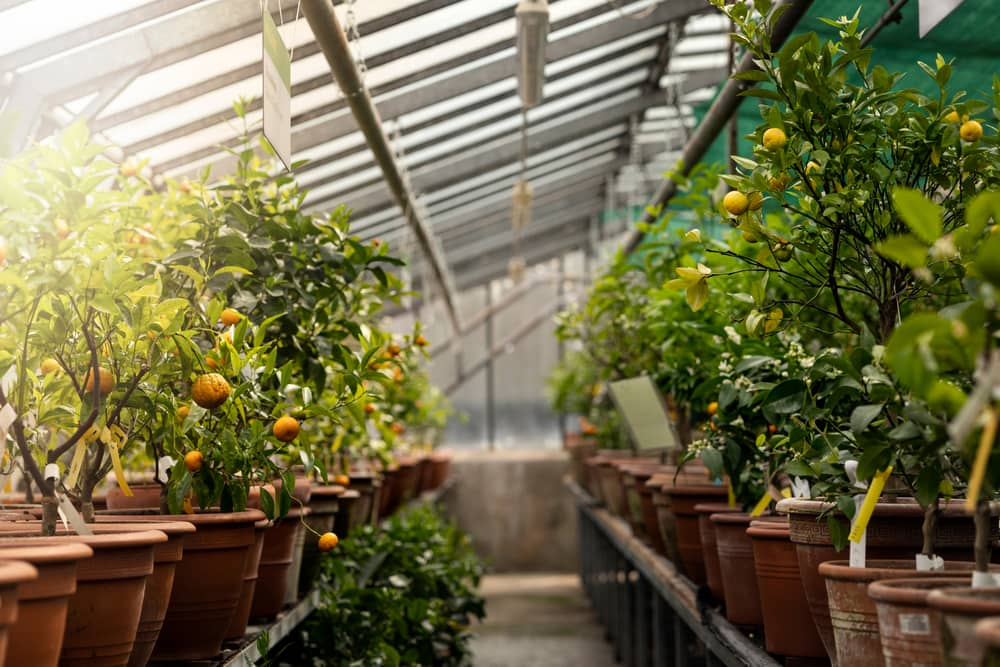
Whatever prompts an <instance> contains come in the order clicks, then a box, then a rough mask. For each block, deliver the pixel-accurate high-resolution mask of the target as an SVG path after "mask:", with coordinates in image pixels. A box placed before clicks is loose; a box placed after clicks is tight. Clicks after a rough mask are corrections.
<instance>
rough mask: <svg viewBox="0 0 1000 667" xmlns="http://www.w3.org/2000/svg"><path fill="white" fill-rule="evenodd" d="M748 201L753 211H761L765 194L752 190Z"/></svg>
mask: <svg viewBox="0 0 1000 667" xmlns="http://www.w3.org/2000/svg"><path fill="white" fill-rule="evenodd" d="M747 202H749V208H750V210H751V211H759V210H760V209H761V207H762V206H763V205H764V195H762V194H761V193H759V192H751V193H750V194H748V195H747Z"/></svg>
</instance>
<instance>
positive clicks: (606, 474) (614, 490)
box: [597, 457, 632, 516]
mask: <svg viewBox="0 0 1000 667" xmlns="http://www.w3.org/2000/svg"><path fill="white" fill-rule="evenodd" d="M620 462H621V463H631V462H632V460H631V459H629V458H625V459H623V458H620V457H619V458H613V459H612V458H604V459H602V460H601V463H600V464H599V465H598V467H597V477H598V481H599V482H600V485H601V499H602V500H603V501H604V504H605V506H606V507H607V508H608V511H609V512H611V513H612V514H614V515H615V516H624V515H625V491H624V489H623V488H622V484H621V480H620V479H619V477H618V468H617V467H616V464H617V463H620Z"/></svg>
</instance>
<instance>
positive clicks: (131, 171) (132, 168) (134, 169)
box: [121, 160, 139, 178]
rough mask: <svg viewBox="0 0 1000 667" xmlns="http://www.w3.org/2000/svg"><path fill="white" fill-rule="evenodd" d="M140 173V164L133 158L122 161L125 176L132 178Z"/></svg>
mask: <svg viewBox="0 0 1000 667" xmlns="http://www.w3.org/2000/svg"><path fill="white" fill-rule="evenodd" d="M138 173H139V165H137V164H136V163H135V162H133V161H132V160H127V161H125V162H123V163H122V166H121V174H122V176H124V177H125V178H131V177H132V176H135V175H136V174H138Z"/></svg>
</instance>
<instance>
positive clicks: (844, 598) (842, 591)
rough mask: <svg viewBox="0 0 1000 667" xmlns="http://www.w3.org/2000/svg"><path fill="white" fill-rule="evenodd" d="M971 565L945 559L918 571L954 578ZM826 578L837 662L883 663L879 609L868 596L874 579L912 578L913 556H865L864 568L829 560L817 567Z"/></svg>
mask: <svg viewBox="0 0 1000 667" xmlns="http://www.w3.org/2000/svg"><path fill="white" fill-rule="evenodd" d="M972 569H973V564H972V563H967V562H960V561H946V562H945V569H944V570H934V571H927V572H924V571H921V572H920V573H919V575H920V576H921V577H924V578H947V577H954V576H955V573H956V572H958V573H961V572H972ZM819 573H820V575H822V576H823V577H824V578H825V579H826V590H827V598H828V602H829V608H830V621H831V624H832V628H833V635H834V641H835V644H836V650H837V664H838V665H843V666H846V665H872V667H878V666H879V665H882V664H884V663H883V659H882V642H881V640H880V638H879V622H878V610H877V609H876V607H875V601H874V600H872V599H871V598H870V597H869V596H868V585H869V584H871V583H872V582H873V581H884V580H886V579H905V578H912V577H914V576H916V575H917V574H918V572H917V569H916V565H915V563H914V559H913V558H912V557H911V558H908V559H905V560H904V559H900V560H895V559H893V560H874V559H868V560H867V562H866V567H850V565H849V563H848V561H828V562H826V563H823V564H821V565H820V566H819Z"/></svg>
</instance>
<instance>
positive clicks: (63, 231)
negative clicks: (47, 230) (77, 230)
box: [55, 218, 69, 241]
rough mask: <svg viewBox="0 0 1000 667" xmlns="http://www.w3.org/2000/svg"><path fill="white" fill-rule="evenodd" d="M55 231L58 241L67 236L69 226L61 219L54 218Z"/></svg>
mask: <svg viewBox="0 0 1000 667" xmlns="http://www.w3.org/2000/svg"><path fill="white" fill-rule="evenodd" d="M55 229H56V238H57V239H59V240H60V241H61V240H63V239H64V238H66V237H67V236H69V225H68V224H66V221H65V220H63V219H62V218H56V222H55Z"/></svg>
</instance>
